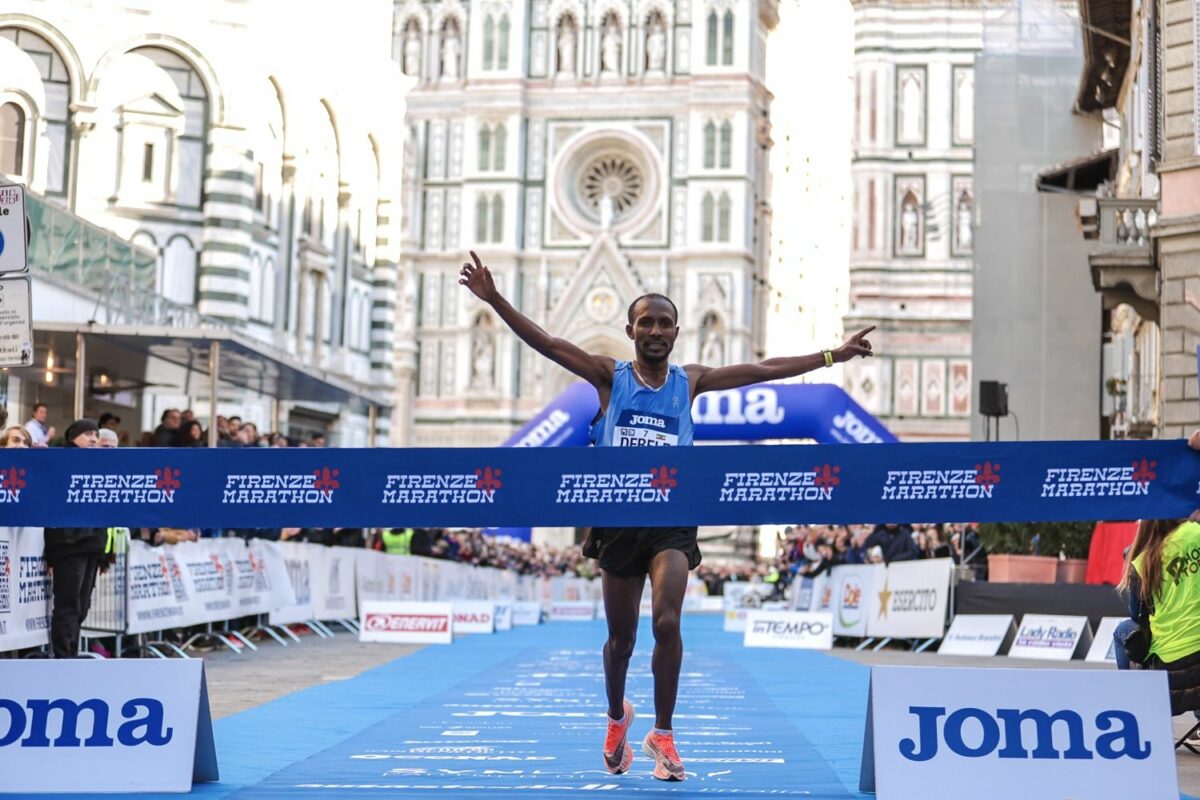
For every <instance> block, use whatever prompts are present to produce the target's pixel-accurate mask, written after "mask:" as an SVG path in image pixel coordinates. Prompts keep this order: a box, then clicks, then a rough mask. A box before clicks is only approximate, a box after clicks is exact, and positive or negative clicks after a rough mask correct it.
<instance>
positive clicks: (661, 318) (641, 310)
mask: <svg viewBox="0 0 1200 800" xmlns="http://www.w3.org/2000/svg"><path fill="white" fill-rule="evenodd" d="M633 313H634V316H633V324H632V325H626V326H625V333H627V334H628V335H629V338H630V339H633V349H634V352H635V353H636V355H637V358H638V360H639V361H641V362H642V363H643V364H661V363H663V362H665V361H666V360H667V357H668V356H670V355H671V350H673V349H674V348H675V337H677V336H678V335H679V326H678V325H677V324H676V319H675V310H674V309H673V308H671V304H670V303H668V302H666V301H665V300H659V299H657V298H648V299H646V300H642V301H641V302H640V303H638V304H637V307H635V308H634V310H633Z"/></svg>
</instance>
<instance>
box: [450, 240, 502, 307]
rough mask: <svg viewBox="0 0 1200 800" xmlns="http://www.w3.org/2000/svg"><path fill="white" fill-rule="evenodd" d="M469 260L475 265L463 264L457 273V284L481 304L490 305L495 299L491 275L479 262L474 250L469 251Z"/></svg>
mask: <svg viewBox="0 0 1200 800" xmlns="http://www.w3.org/2000/svg"><path fill="white" fill-rule="evenodd" d="M471 260H472V261H474V262H475V263H474V264H472V263H470V262H463V265H462V269H460V270H459V271H458V274H459V276H460V277H459V279H458V282H459V284H461V285H463V286H465V287H467V288H468V289H470V290H471V293H472V294H474V295H475V296H476V297H478V298H479V299H480V300H482V301H483V302H485V303H490V302H492V300H493V299H494V298H495V297H496V284H495V282H494V281H493V280H492V273H491V272H490V271H489V270H488V268H487V267H485V266H484V265H483V262H482V261H480V260H479V256H478V255H477V254H476V253H475V251H474V250H472V251H471Z"/></svg>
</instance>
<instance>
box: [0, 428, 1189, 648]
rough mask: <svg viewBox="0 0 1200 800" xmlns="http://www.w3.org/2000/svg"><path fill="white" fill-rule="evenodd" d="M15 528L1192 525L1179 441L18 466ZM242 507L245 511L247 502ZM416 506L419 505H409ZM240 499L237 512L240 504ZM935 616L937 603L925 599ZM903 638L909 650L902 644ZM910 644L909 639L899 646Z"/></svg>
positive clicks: (91, 455) (483, 452)
mask: <svg viewBox="0 0 1200 800" xmlns="http://www.w3.org/2000/svg"><path fill="white" fill-rule="evenodd" d="M4 458H5V459H7V462H6V463H5V464H3V465H2V466H0V469H4V470H5V471H6V474H9V475H11V474H14V472H13V471H14V470H15V471H16V472H15V474H17V475H19V477H20V486H19V489H20V492H19V494H18V493H16V491H15V490H16V488H17V487H16V484H15V483H14V484H13V487H12V490H13V494H11V495H5V497H6V500H7V502H5V503H4V510H5V522H6V524H8V525H14V526H16V525H53V526H63V527H66V526H78V525H87V526H92V525H108V524H110V523H111V522H112V507H113V506H114V505H116V504H120V506H121V509H120V510H121V516H120V518H121V520H122V521H123V522H125V523H127V524H129V525H141V526H156V527H157V526H170V525H176V526H178V525H183V526H188V527H193V526H201V527H278V526H280V525H304V526H313V527H335V526H348V525H352V526H380V525H390V524H392V523H393V521H394V520H395V516H396V507H397V503H402V504H404V517H405V520H406V521H407V524H411V525H417V526H434V527H439V526H447V525H455V526H458V525H465V526H474V525H479V526H528V525H627V524H634V523H636V524H639V525H724V524H738V525H752V524H758V523H771V522H790V521H792V520H794V519H796V518H797V514H802V515H803V517H804V518H805V520H806V521H808V522H812V523H858V522H862V521H864V520H877V519H883V520H887V519H896V518H898V517H903V518H905V519H922V518H938V519H940V518H943V517H944V516H945V514H946V508H947V506H946V505H945V504H946V503H950V504H951V505H952V506H953V509H954V513H955V516H956V517H958V518H963V519H974V520H979V521H1013V520H1014V519H1018V518H1019V519H1021V520H1028V519H1038V520H1043V521H1052V520H1074V519H1096V518H1108V519H1136V518H1141V517H1146V516H1151V517H1160V518H1170V517H1183V516H1186V515H1187V514H1189V513H1191V511H1192V510H1193V509H1194V508H1195V506H1196V501H1197V486H1198V485H1200V459H1197V458H1196V457H1195V453H1193V452H1192V451H1190V450H1188V448H1187V446H1186V443H1184V442H1183V441H1182V440H1179V441H1163V440H1156V441H1134V440H1130V441H1120V442H1111V441H1106V442H972V443H958V444H954V443H934V444H922V445H920V446H913V445H909V444H877V445H872V446H871V447H842V446H840V445H816V446H791V445H780V446H774V447H743V446H732V447H721V448H711V447H682V448H658V447H653V448H650V447H611V448H575V447H572V448H548V449H539V450H536V451H534V450H532V449H531V448H528V447H510V448H500V449H478V448H448V449H441V450H424V449H410V450H406V451H405V471H404V473H403V474H400V473H397V472H396V464H395V456H394V455H393V454H391V453H390V452H389V451H387V450H356V449H345V450H312V451H307V450H287V449H283V450H271V449H269V448H268V449H264V450H256V449H255V450H250V451H246V452H238V453H237V454H236V458H235V457H233V456H231V455H230V454H229V453H228V452H226V451H217V450H205V449H203V448H197V449H192V450H187V449H184V450H172V451H171V453H170V459H169V461H164V454H163V451H161V450H158V449H155V448H142V449H139V448H121V449H118V450H115V451H110V450H106V451H103V452H91V451H84V452H74V451H72V452H66V451H55V450H49V451H40V452H36V453H29V452H23V451H21V450H9V451H6V453H5V456H4ZM230 492H232V493H233V494H232V495H230V494H229V493H230ZM399 493H405V494H399ZM227 499H229V500H231V501H230V502H226V500H227ZM915 599H917V600H919V598H915ZM884 635H891V634H884ZM898 635H904V634H898Z"/></svg>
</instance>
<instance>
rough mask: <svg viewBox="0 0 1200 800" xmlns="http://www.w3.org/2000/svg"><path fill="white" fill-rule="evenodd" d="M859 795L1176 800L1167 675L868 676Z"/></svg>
mask: <svg viewBox="0 0 1200 800" xmlns="http://www.w3.org/2000/svg"><path fill="white" fill-rule="evenodd" d="M859 791H863V792H871V791H874V792H877V795H876V796H877V797H878V798H879V800H912V798H917V797H919V798H922V800H961V798H963V797H970V798H971V799H972V800H1011V798H1014V797H1039V798H1075V797H1078V798H1088V800H1127V798H1131V797H1136V798H1138V800H1168V798H1169V799H1170V800H1175V799H1176V798H1178V797H1179V789H1178V787H1177V779H1176V773H1175V748H1174V742H1173V740H1172V738H1171V710H1170V703H1169V701H1168V698H1167V676H1166V673H1164V672H1156V671H1151V670H1146V671H1134V672H1120V673H1118V672H1114V671H1107V670H1074V669H1063V670H1055V669H1047V670H1040V671H1039V672H1038V673H1037V676H1036V679H1031V677H1030V673H1029V671H1028V670H1022V669H963V668H951V667H873V668H872V669H871V684H870V689H869V690H868V694H867V725H866V731H865V734H864V741H863V759H862V772H861V773H860V776H859Z"/></svg>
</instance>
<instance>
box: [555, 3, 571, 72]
mask: <svg viewBox="0 0 1200 800" xmlns="http://www.w3.org/2000/svg"><path fill="white" fill-rule="evenodd" d="M557 71H558V73H559V74H560V75H561V74H567V75H570V74H573V73H574V72H575V23H574V22H572V21H571V19H570V18H569V17H564V18H563V19H562V21H561V22H560V23H559V25H558V66H557Z"/></svg>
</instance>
